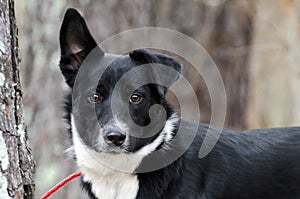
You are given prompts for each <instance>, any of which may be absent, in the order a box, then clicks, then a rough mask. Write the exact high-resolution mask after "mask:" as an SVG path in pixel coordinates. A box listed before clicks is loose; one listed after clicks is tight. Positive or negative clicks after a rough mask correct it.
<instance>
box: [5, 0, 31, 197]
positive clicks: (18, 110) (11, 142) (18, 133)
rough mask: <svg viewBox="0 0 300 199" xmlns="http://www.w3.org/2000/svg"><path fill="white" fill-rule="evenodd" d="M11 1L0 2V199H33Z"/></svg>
mask: <svg viewBox="0 0 300 199" xmlns="http://www.w3.org/2000/svg"><path fill="white" fill-rule="evenodd" d="M19 62H20V60H19V48H18V39H17V27H16V21H15V13H14V1H13V0H0V198H1V199H6V198H18V199H19V198H20V199H21V198H33V194H34V182H33V173H34V165H35V164H34V161H33V158H32V154H31V149H30V147H29V145H28V137H27V132H26V126H25V124H24V120H23V111H22V108H23V105H22V91H21V85H20V78H19Z"/></svg>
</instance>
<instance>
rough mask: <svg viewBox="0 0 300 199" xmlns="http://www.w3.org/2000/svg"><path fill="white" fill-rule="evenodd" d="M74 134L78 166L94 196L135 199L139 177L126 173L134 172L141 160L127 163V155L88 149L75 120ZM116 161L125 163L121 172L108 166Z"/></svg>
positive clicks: (104, 198) (99, 198)
mask: <svg viewBox="0 0 300 199" xmlns="http://www.w3.org/2000/svg"><path fill="white" fill-rule="evenodd" d="M72 134H73V144H74V146H73V147H74V148H73V149H74V152H75V154H76V158H77V165H78V167H79V168H80V170H81V172H82V173H83V174H84V181H86V182H90V184H91V186H92V187H91V188H92V192H93V193H94V195H95V196H96V197H97V198H98V199H124V198H126V199H135V198H136V195H137V192H138V189H139V183H138V179H137V175H135V174H132V173H129V172H126V171H131V170H134V168H136V167H137V166H138V164H139V163H140V161H141V159H140V158H134V159H132V161H127V160H128V159H127V157H126V156H125V155H124V156H122V155H120V157H116V156H114V157H112V155H108V154H101V153H96V152H95V151H93V150H90V149H88V148H87V147H85V146H84V144H83V143H82V141H81V140H80V138H79V135H78V132H77V130H76V127H75V125H74V120H73V118H72ZM101 160H105V161H104V162H102V161H101ZM116 160H117V161H119V163H120V162H122V163H123V164H122V165H123V166H124V167H123V168H120V170H121V171H120V170H118V169H114V168H110V167H109V166H107V164H108V163H110V162H114V161H116ZM122 170H123V171H122ZM124 171H125V172H124Z"/></svg>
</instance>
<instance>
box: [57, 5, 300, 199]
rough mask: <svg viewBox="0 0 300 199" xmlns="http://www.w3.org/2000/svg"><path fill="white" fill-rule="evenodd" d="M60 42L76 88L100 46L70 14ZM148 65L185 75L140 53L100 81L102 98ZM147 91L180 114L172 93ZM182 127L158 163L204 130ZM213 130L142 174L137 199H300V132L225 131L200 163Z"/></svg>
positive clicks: (166, 60)
mask: <svg viewBox="0 0 300 199" xmlns="http://www.w3.org/2000/svg"><path fill="white" fill-rule="evenodd" d="M68 38H71V39H68ZM60 42H61V61H60V68H61V70H62V73H63V75H64V76H65V78H66V82H67V84H68V85H69V86H70V87H71V88H72V87H73V85H74V80H75V77H76V75H77V71H78V69H79V67H80V64H81V63H82V61H83V60H84V58H85V57H86V56H87V55H88V54H89V53H90V52H91V50H92V49H93V48H94V47H96V42H95V41H94V39H93V38H92V36H91V35H90V33H89V31H88V29H87V26H86V24H85V22H84V20H83V18H82V17H81V16H80V15H79V14H78V13H77V11H75V10H73V9H70V10H68V11H67V13H66V16H65V19H64V22H63V25H62V29H61V32H60ZM74 46H75V48H74ZM74 49H80V51H79V52H78V51H74ZM147 63H150V64H151V63H161V64H164V65H167V66H170V67H172V68H174V69H175V70H177V71H178V72H180V70H181V66H180V64H179V63H178V62H177V61H176V60H174V59H173V58H171V57H168V56H165V55H162V54H156V53H151V52H149V51H145V50H136V51H133V52H131V53H129V55H126V56H121V57H120V58H118V59H116V60H115V61H114V62H113V63H111V66H110V67H109V68H108V69H107V71H106V72H105V75H104V76H103V77H102V78H101V80H100V81H99V85H102V84H105V85H104V87H105V86H107V87H108V88H103V90H101V91H99V92H103V93H105V92H106V93H107V94H103V97H104V98H105V97H110V95H109V92H110V91H109V89H110V88H109V87H111V86H113V85H114V84H115V83H114V82H115V81H117V80H118V78H120V77H121V76H122V74H124V73H125V72H126V71H127V70H129V69H130V68H132V67H135V66H137V65H141V64H147ZM177 78H178V76H177V77H174V80H172V82H170V85H171V84H172V83H173V81H175V80H176V79H177ZM101 81H104V83H101ZM107 82H110V83H109V84H108V83H107ZM97 89H98V88H97ZM141 89H142V90H143V92H148V93H149V98H150V99H151V100H153V101H152V102H151V103H149V105H153V104H161V105H163V106H164V107H165V109H166V111H167V115H168V118H169V117H170V116H171V114H172V113H173V112H174V111H173V109H172V107H171V106H170V105H169V104H168V102H167V101H166V100H165V93H166V90H167V88H166V87H162V86H160V85H147V86H146V87H143V88H141ZM105 90H106V91H105ZM99 106H100V105H99ZM101 106H104V105H101ZM102 109H104V108H103V107H98V108H97V107H96V110H102ZM133 109H134V108H133ZM102 111H103V110H102ZM66 112H67V116H66V119H67V120H68V122H69V123H70V114H71V112H72V99H71V95H68V102H67V104H66ZM99 112H101V111H99ZM108 115H109V114H108ZM131 116H132V117H133V118H134V117H135V116H137V118H138V119H139V118H141V117H145V118H147V114H146V116H145V113H141V112H140V111H138V113H134V112H133V113H132V115H131ZM145 121H146V120H145ZM145 121H144V120H143V121H141V123H143V122H145ZM182 122H183V125H184V133H178V135H177V138H176V139H174V140H173V141H172V142H171V143H169V148H163V147H161V146H160V149H161V150H162V151H163V152H162V153H161V154H160V155H159V156H158V158H160V160H161V161H162V162H163V161H165V159H168V157H171V156H172V153H176V148H177V147H178V148H180V145H181V144H182V143H184V142H185V140H186V139H187V138H188V137H189V136H193V135H192V130H191V129H192V127H194V126H196V125H198V123H195V122H187V121H182ZM208 128H209V127H208V125H205V124H199V127H198V131H197V135H196V137H195V139H194V140H193V143H192V144H191V146H190V147H189V148H188V150H187V151H185V153H184V154H183V155H182V156H181V157H180V158H178V159H177V160H176V161H175V162H173V163H171V164H170V165H168V166H166V167H164V168H162V169H159V170H156V171H152V172H147V173H139V172H138V171H139V169H138V168H137V172H138V173H137V175H138V180H139V190H138V194H137V197H136V198H137V199H300V127H294V128H274V129H258V130H251V131H242V132H237V131H232V130H228V129H223V130H222V134H221V136H220V138H219V140H218V142H217V144H216V146H215V147H214V148H213V150H212V151H211V152H210V153H209V154H208V155H207V156H206V157H204V158H202V159H200V158H199V154H198V153H199V149H200V146H201V144H202V142H203V139H204V136H205V135H206V132H207V130H208ZM212 130H214V131H216V130H218V129H212ZM176 132H177V130H174V134H175V133H176ZM156 136H157V135H156ZM153 139H155V137H154V138H151V139H147V140H146V141H145V142H140V143H139V144H136V143H135V142H139V141H140V140H135V141H134V144H135V146H133V147H132V148H130V149H127V150H129V151H130V152H134V151H136V150H138V149H139V148H141V147H142V146H143V145H146V144H148V143H149V142H151V141H152V140H153ZM172 149H173V150H172ZM147 158H148V157H146V158H145V159H144V160H143V162H142V164H141V167H142V166H143V164H144V165H147V164H151V161H150V160H149V159H147ZM82 186H83V188H84V189H85V190H87V192H88V193H89V196H90V198H91V199H95V198H96V197H95V196H94V194H93V193H92V191H91V184H90V183H89V182H84V181H83V180H82ZM124 198H126V195H124Z"/></svg>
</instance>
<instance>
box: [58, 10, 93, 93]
mask: <svg viewBox="0 0 300 199" xmlns="http://www.w3.org/2000/svg"><path fill="white" fill-rule="evenodd" d="M59 41H60V50H61V60H60V69H61V71H62V74H63V75H64V77H65V79H66V82H67V84H68V85H69V86H70V87H73V84H74V81H75V78H76V74H77V72H78V70H79V68H80V65H81V64H82V62H83V60H84V59H85V58H86V57H87V55H88V54H89V53H90V52H91V51H92V50H93V49H94V48H95V47H97V43H96V41H95V40H94V38H93V37H92V35H91V33H90V31H89V29H88V27H87V25H86V22H85V21H84V19H83V18H82V16H81V15H80V14H79V12H78V11H77V10H75V9H72V8H69V9H68V10H67V11H66V13H65V16H64V20H63V23H62V26H61V29H60V37H59Z"/></svg>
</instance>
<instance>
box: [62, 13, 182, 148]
mask: <svg viewBox="0 0 300 199" xmlns="http://www.w3.org/2000/svg"><path fill="white" fill-rule="evenodd" d="M60 47H61V61H60V69H61V71H62V73H63V75H64V77H65V79H66V83H67V84H68V85H69V87H70V88H71V90H72V97H71V96H70V99H69V100H70V101H71V102H72V103H70V105H71V107H69V114H70V115H69V119H70V120H72V123H73V125H75V126H76V127H75V126H72V128H73V131H74V129H75V128H76V133H77V134H78V135H79V137H80V139H81V140H82V142H83V143H84V144H85V145H86V146H88V147H89V148H90V149H93V150H95V151H97V152H109V153H121V152H123V153H133V152H136V151H138V150H141V149H142V148H143V147H145V146H147V145H149V144H150V143H153V142H156V145H155V147H154V148H155V149H156V148H157V147H160V146H161V145H163V144H164V143H165V142H166V141H170V140H171V137H172V136H173V134H174V133H173V132H171V131H170V130H169V131H170V132H167V131H168V129H170V126H166V124H167V122H168V121H169V123H170V124H168V125H174V124H173V123H172V122H170V121H172V119H173V120H174V121H175V119H174V118H173V113H174V112H173V110H172V108H171V107H170V106H169V104H168V103H167V102H166V99H165V95H166V92H167V89H168V87H169V86H170V85H171V84H172V83H173V82H174V81H176V80H177V79H178V78H179V75H180V71H181V65H180V64H179V63H178V62H177V61H176V60H175V59H173V58H171V57H169V56H166V55H163V54H159V53H154V52H150V51H147V50H134V51H132V52H130V53H129V54H126V55H112V54H107V53H104V51H103V50H102V49H101V48H100V47H99V46H97V43H96V42H95V40H94V39H93V37H92V36H91V34H90V32H89V30H88V28H87V25H86V23H85V21H84V19H83V18H82V17H81V16H80V14H79V13H78V12H77V11H76V10H74V9H69V10H68V11H67V12H66V14H65V17H64V20H63V24H62V27H61V31H60ZM155 105H160V106H155ZM153 107H156V108H153ZM157 107H158V108H157ZM162 107H163V108H162ZM70 122H71V121H70ZM73 135H74V132H73ZM154 148H153V149H151V150H155V149H154Z"/></svg>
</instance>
